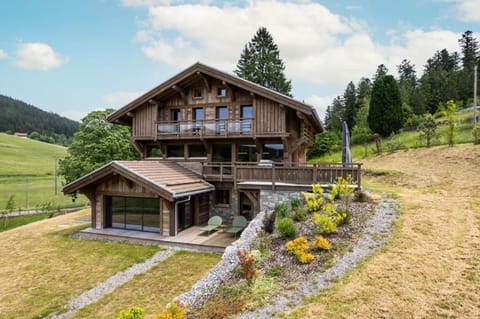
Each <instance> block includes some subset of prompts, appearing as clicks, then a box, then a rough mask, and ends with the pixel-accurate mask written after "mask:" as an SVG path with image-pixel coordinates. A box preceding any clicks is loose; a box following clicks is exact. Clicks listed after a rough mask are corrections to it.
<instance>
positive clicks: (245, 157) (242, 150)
mask: <svg viewBox="0 0 480 319" xmlns="http://www.w3.org/2000/svg"><path fill="white" fill-rule="evenodd" d="M256 161H257V147H256V146H255V145H237V162H256Z"/></svg>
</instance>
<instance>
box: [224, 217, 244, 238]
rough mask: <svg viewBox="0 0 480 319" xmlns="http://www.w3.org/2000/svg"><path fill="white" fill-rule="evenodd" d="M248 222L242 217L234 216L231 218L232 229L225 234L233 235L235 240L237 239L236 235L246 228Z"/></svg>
mask: <svg viewBox="0 0 480 319" xmlns="http://www.w3.org/2000/svg"><path fill="white" fill-rule="evenodd" d="M247 225H248V221H247V219H246V218H245V217H243V216H235V217H233V223H232V228H230V229H229V230H227V231H226V232H227V233H229V234H234V235H235V239H237V234H238V233H240V232H241V231H242V230H243V229H244V228H245V227H247Z"/></svg>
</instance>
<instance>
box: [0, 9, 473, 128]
mask: <svg viewBox="0 0 480 319" xmlns="http://www.w3.org/2000/svg"><path fill="white" fill-rule="evenodd" d="M0 12H1V13H2V14H1V16H2V18H1V19H0V94H3V95H8V96H11V97H14V98H17V99H20V100H23V101H26V102H28V103H31V104H34V105H36V106H39V107H41V108H42V109H45V110H47V111H51V112H55V113H58V114H61V115H64V116H67V117H70V118H73V119H75V120H80V118H81V117H82V116H84V115H86V114H87V113H88V112H90V111H92V110H95V109H104V108H106V107H113V108H118V107H121V106H123V105H124V104H126V103H128V102H129V101H131V100H132V99H134V98H135V97H137V96H139V95H140V94H142V93H144V92H146V91H148V90H149V89H151V88H153V87H154V86H156V85H158V84H160V83H161V82H163V81H164V80H166V79H168V78H169V77H171V76H173V75H175V74H176V73H177V72H179V71H181V70H183V69H184V68H186V67H188V66H190V65H191V64H193V63H195V62H196V61H201V62H204V63H206V64H209V65H211V66H214V67H217V68H219V69H222V70H224V71H227V72H232V71H233V70H234V69H235V65H236V62H237V60H238V58H239V55H240V51H241V49H242V48H243V46H244V45H245V43H247V42H248V41H249V40H250V39H251V38H252V36H253V34H254V33H255V31H256V30H257V29H258V27H259V26H265V27H267V29H268V30H269V31H270V32H271V34H272V35H273V37H274V40H275V42H276V43H277V44H278V46H279V48H280V52H281V57H282V59H283V60H284V62H285V64H286V75H287V78H289V79H292V84H293V94H294V97H295V98H296V99H298V100H302V101H305V102H307V103H310V104H312V105H314V106H316V107H317V108H318V110H319V112H320V113H323V111H324V109H325V108H326V106H327V105H328V104H329V103H330V102H331V100H332V99H333V98H334V97H335V96H336V95H339V94H342V93H343V91H344V89H345V86H346V85H347V83H348V82H349V81H350V80H352V81H354V82H355V83H356V82H357V81H358V80H359V79H360V77H361V76H368V77H370V76H372V74H373V73H374V72H375V70H376V66H377V65H378V64H380V63H384V64H385V65H387V66H388V68H389V70H390V73H391V74H393V75H396V67H395V66H396V65H398V64H399V63H400V61H401V60H403V59H408V60H411V61H412V62H413V63H414V64H415V65H416V70H417V72H418V73H421V71H422V69H423V65H424V63H425V61H426V59H427V58H429V57H431V56H432V55H433V54H434V52H435V51H436V50H441V49H443V48H447V49H448V50H449V51H458V50H459V47H458V42H457V40H458V38H460V37H461V34H462V33H463V32H464V31H466V30H472V31H473V32H474V35H475V36H476V38H477V39H480V34H477V32H480V0H414V1H412V0H404V1H385V0H362V1H361V0H336V1H335V0H326V1H308V0H296V1H294V0H292V1H286V0H264V1H255V0H249V1H241V0H234V1H215V0H202V1H188V0H96V1H94V0H70V1H65V0H44V1H41V0H16V1H0ZM0 116H1V115H0Z"/></svg>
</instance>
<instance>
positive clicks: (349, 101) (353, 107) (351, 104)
mask: <svg viewBox="0 0 480 319" xmlns="http://www.w3.org/2000/svg"><path fill="white" fill-rule="evenodd" d="M343 101H344V105H345V112H344V116H343V120H344V121H346V122H347V125H348V127H349V129H350V131H352V128H353V126H354V125H355V116H356V115H357V111H358V108H359V105H358V103H357V95H356V90H355V84H353V82H350V83H348V85H347V88H346V89H345V93H344V94H343Z"/></svg>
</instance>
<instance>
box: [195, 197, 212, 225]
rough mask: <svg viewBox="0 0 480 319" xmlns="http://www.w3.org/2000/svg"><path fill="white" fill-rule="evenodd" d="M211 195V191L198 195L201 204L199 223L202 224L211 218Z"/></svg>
mask: <svg viewBox="0 0 480 319" xmlns="http://www.w3.org/2000/svg"><path fill="white" fill-rule="evenodd" d="M209 200H210V195H209V193H205V194H201V195H198V201H199V202H200V203H199V205H200V207H199V216H198V223H197V224H198V225H202V224H205V223H207V222H208V219H209V218H210V203H209Z"/></svg>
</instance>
